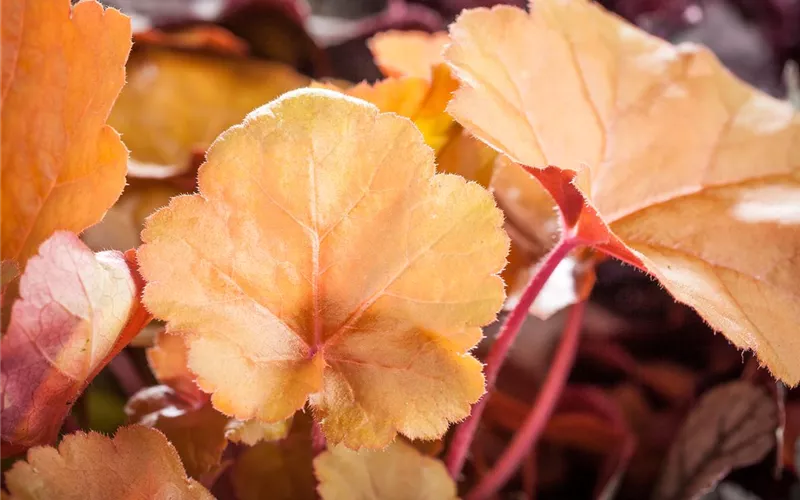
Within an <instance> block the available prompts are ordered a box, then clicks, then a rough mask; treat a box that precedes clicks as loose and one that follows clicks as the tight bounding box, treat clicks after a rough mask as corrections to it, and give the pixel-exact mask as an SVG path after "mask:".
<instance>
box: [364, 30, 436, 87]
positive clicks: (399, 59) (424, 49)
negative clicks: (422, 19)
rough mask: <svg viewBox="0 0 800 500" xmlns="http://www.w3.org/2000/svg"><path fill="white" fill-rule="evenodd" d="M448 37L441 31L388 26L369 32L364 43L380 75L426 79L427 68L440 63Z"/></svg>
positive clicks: (428, 77)
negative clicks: (372, 33) (399, 29)
mask: <svg viewBox="0 0 800 500" xmlns="http://www.w3.org/2000/svg"><path fill="white" fill-rule="evenodd" d="M448 41H449V37H448V36H447V33H445V32H439V33H426V32H424V31H395V30H390V31H384V32H382V33H378V34H377V35H375V36H373V37H372V38H370V39H369V41H368V42H367V45H368V46H369V50H370V51H371V52H372V57H373V58H374V59H375V64H376V65H377V66H378V67H379V68H380V69H381V71H382V72H383V74H384V75H386V76H391V77H402V76H411V77H415V78H424V79H430V78H431V70H432V69H433V68H435V67H436V66H439V65H441V64H443V63H444V58H443V57H442V52H443V51H444V47H445V45H446V44H447V42H448Z"/></svg>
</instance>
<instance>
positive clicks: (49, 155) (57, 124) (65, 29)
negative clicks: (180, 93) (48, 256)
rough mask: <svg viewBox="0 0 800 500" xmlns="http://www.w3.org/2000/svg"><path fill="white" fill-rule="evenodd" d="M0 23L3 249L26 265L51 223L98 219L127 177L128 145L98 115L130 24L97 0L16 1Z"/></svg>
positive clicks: (120, 74)
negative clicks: (0, 43) (0, 44)
mask: <svg viewBox="0 0 800 500" xmlns="http://www.w3.org/2000/svg"><path fill="white" fill-rule="evenodd" d="M2 29H3V55H2V66H3V72H2V106H0V107H2V129H3V133H2V145H1V147H2V161H1V162H0V163H2V177H3V183H2V188H1V190H2V218H3V225H2V230H1V231H0V232H1V234H2V248H0V253H2V255H3V259H15V260H17V262H18V263H19V265H20V266H24V265H25V262H26V261H27V260H28V258H29V257H30V256H32V255H34V254H35V253H36V250H37V249H38V248H39V244H40V243H41V242H42V241H44V240H45V239H47V238H48V237H49V236H50V235H51V234H53V231H55V230H59V229H64V230H69V231H73V232H76V233H77V232H80V231H83V230H84V229H85V228H87V227H88V226H91V225H92V224H95V223H96V222H98V221H99V220H100V219H101V218H102V217H103V214H104V213H105V211H106V210H108V208H109V207H110V206H111V205H113V204H114V202H115V201H116V200H117V198H118V197H119V195H120V193H121V192H122V189H123V187H124V186H125V164H126V160H127V158H128V152H127V150H126V149H125V146H124V145H123V144H122V142H121V141H120V139H119V135H118V134H117V133H116V132H115V131H114V130H113V129H112V128H111V127H109V126H108V125H106V123H105V122H106V119H107V118H108V114H109V111H110V110H111V106H112V105H113V104H114V99H116V97H117V94H119V91H120V89H121V88H122V85H123V84H124V82H125V67H124V66H125V60H126V58H127V57H128V52H129V51H130V48H131V28H130V20H129V19H128V18H127V17H125V16H123V15H122V14H120V13H119V12H117V11H116V10H114V9H107V10H105V11H104V10H103V7H102V6H101V5H100V4H99V3H97V2H94V1H84V2H81V3H79V4H78V5H75V7H70V2H69V0H16V1H5V2H3V4H2ZM88 193H91V195H89V196H87V194H88Z"/></svg>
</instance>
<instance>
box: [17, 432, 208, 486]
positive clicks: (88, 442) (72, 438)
mask: <svg viewBox="0 0 800 500" xmlns="http://www.w3.org/2000/svg"><path fill="white" fill-rule="evenodd" d="M5 479H6V481H5V485H6V487H7V488H8V491H9V492H10V493H11V495H10V498H11V499H12V500H14V499H30V498H58V499H63V500H83V499H85V498H181V499H196V500H201V499H202V500H212V499H213V498H214V497H213V496H211V493H209V492H208V491H207V490H206V489H205V488H203V486H202V485H200V484H199V483H198V482H196V481H194V480H193V479H189V478H188V477H186V472H184V470H183V467H182V466H181V461H180V459H179V458H178V454H177V453H175V449H174V448H173V447H172V446H171V445H170V444H169V441H167V440H166V438H165V437H164V435H163V434H161V433H160V432H158V431H154V430H151V429H148V428H146V427H140V426H131V427H125V428H122V429H120V430H119V431H117V434H116V436H114V439H110V438H107V437H105V436H102V435H100V434H97V433H94V432H92V433H89V434H84V433H77V434H71V435H69V436H66V437H65V438H64V440H63V441H61V443H60V444H59V445H58V448H57V449H56V448H52V447H50V446H42V447H37V448H33V449H32V450H30V451H29V452H28V458H27V460H26V461H20V462H17V463H16V464H14V466H13V468H12V469H11V470H10V471H8V472H7V473H6V476H5Z"/></svg>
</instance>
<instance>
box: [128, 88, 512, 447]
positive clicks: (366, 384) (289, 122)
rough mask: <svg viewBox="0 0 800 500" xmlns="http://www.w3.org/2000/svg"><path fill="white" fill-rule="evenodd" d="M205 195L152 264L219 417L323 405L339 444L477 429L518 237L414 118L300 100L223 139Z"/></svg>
mask: <svg viewBox="0 0 800 500" xmlns="http://www.w3.org/2000/svg"><path fill="white" fill-rule="evenodd" d="M199 186H200V193H199V194H196V195H192V196H184V197H178V198H174V199H173V201H172V202H171V203H170V205H169V207H167V208H165V209H163V210H161V211H159V212H157V213H156V214H155V215H154V216H153V217H151V218H150V219H149V220H148V223H147V227H146V228H145V230H144V232H143V235H142V236H143V240H144V241H145V244H144V245H143V246H142V247H141V248H140V250H139V260H140V264H141V268H142V272H143V274H144V276H145V277H146V278H147V279H148V281H149V283H148V285H147V287H146V289H145V293H144V301H145V304H146V305H147V307H148V308H149V309H150V310H151V311H152V312H153V313H154V314H155V315H156V316H157V317H160V318H162V319H164V320H166V321H168V329H169V330H170V331H172V332H173V333H176V334H181V335H183V336H184V337H185V339H186V341H187V346H188V348H189V368H190V369H191V371H192V372H194V373H196V374H197V376H198V378H197V382H198V384H199V386H200V387H201V388H202V389H203V390H205V391H207V392H210V393H212V394H213V396H212V402H213V404H214V406H215V407H216V408H217V409H219V410H220V411H222V412H223V413H226V414H228V415H231V416H235V417H236V418H239V419H242V420H246V419H250V418H258V419H260V420H262V421H265V422H277V421H279V420H283V419H285V418H287V417H289V416H291V415H292V414H293V413H294V412H295V411H296V410H298V409H300V408H302V407H303V406H304V405H305V404H306V401H310V403H311V406H312V407H313V409H314V415H315V417H316V418H317V419H318V420H319V422H320V424H321V426H322V429H323V431H324V433H325V434H326V436H327V438H328V440H329V441H330V442H333V443H339V442H344V443H345V444H347V445H348V446H351V447H359V446H367V447H372V448H378V447H382V446H384V445H386V444H387V443H389V442H390V441H391V440H392V439H393V438H394V437H395V435H396V433H397V432H400V433H402V434H405V435H406V436H409V437H411V438H428V439H432V438H437V437H440V436H441V435H442V434H443V433H444V431H445V430H446V429H447V426H448V424H449V423H450V422H454V421H458V420H460V419H463V418H464V417H466V416H467V414H468V413H469V409H470V404H471V403H474V402H475V401H476V400H477V399H478V398H479V397H480V396H481V394H483V375H482V373H481V366H480V363H479V362H478V361H477V360H476V359H475V358H473V357H472V356H471V355H469V354H468V353H467V351H468V350H469V349H471V348H472V347H473V346H474V345H475V343H476V342H477V341H478V340H479V339H480V338H481V326H482V325H485V324H487V323H489V322H491V321H492V320H493V319H494V318H495V315H496V313H497V310H498V309H499V308H500V306H501V304H502V302H503V297H504V294H503V282H502V280H501V279H500V278H499V277H498V276H497V273H498V272H499V271H500V270H501V269H502V267H503V265H504V262H505V255H506V253H507V252H508V239H507V237H506V236H505V234H504V233H503V231H502V228H501V225H502V214H501V213H500V211H499V210H498V209H497V208H496V207H495V205H494V201H493V200H492V197H491V195H490V194H489V193H488V192H487V191H485V190H484V189H482V188H481V187H480V186H478V185H477V184H474V183H467V182H466V181H465V180H464V179H462V178H461V177H458V176H453V175H444V174H438V175H434V161H433V153H432V151H431V149H430V148H428V147H427V146H425V144H424V142H423V139H422V136H421V134H420V133H419V131H418V130H416V129H415V128H414V127H413V125H412V124H411V122H410V121H409V120H407V119H405V118H401V117H399V116H397V115H394V114H380V113H379V111H378V109H377V108H376V107H374V106H373V105H371V104H368V103H366V102H364V101H360V100H356V99H353V98H350V97H345V96H342V95H341V94H339V93H336V92H331V91H325V90H319V89H316V90H313V89H303V90H299V91H294V92H290V93H288V94H286V95H284V96H283V97H282V98H281V99H279V100H276V101H274V102H273V103H271V104H269V105H267V106H266V107H264V108H261V109H259V110H257V111H255V112H254V113H252V114H251V115H249V116H248V118H247V119H246V120H245V121H244V123H243V124H242V125H240V126H236V127H233V128H231V129H230V130H229V131H228V132H226V133H224V134H223V135H222V136H221V137H220V138H219V139H218V140H217V141H216V143H215V144H214V145H213V146H212V147H211V149H210V150H209V153H208V161H207V163H206V164H205V165H204V166H203V167H201V169H200V174H199Z"/></svg>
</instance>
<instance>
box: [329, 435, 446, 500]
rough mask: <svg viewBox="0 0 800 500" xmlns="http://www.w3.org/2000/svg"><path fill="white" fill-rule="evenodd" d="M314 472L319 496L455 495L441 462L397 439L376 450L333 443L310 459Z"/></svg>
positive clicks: (418, 499)
mask: <svg viewBox="0 0 800 500" xmlns="http://www.w3.org/2000/svg"><path fill="white" fill-rule="evenodd" d="M314 473H315V474H316V476H317V479H318V480H319V487H318V491H319V494H320V496H321V497H322V498H323V500H350V499H363V500H393V499H397V500H401V499H402V500H412V499H413V500H424V499H428V500H447V499H455V498H457V495H456V483H455V482H453V480H452V479H451V478H450V475H449V474H448V473H447V469H446V468H445V466H444V464H443V463H442V462H440V461H439V460H436V459H435V458H431V457H428V456H425V455H423V454H422V453H420V452H419V451H417V450H416V449H415V448H414V447H413V446H411V445H410V444H408V443H405V442H403V441H401V440H398V441H395V442H394V443H393V444H391V445H390V446H389V447H388V448H386V449H385V450H380V451H373V450H361V451H360V452H357V451H353V450H350V449H347V448H345V447H342V446H336V447H334V448H332V449H329V450H328V451H325V452H323V453H322V454H320V455H319V456H318V457H317V458H315V459H314Z"/></svg>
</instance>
